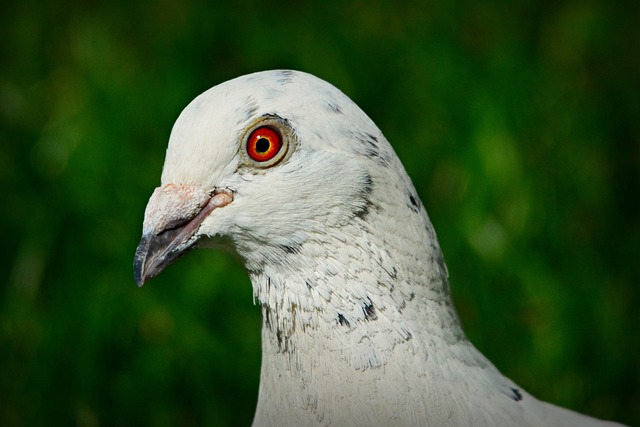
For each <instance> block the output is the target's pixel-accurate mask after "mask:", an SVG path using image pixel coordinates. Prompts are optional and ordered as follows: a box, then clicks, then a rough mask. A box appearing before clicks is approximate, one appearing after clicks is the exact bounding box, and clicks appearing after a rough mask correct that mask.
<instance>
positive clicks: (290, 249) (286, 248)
mask: <svg viewBox="0 0 640 427" xmlns="http://www.w3.org/2000/svg"><path fill="white" fill-rule="evenodd" d="M278 247H279V248H280V249H282V251H284V252H286V253H288V254H297V253H300V247H299V246H290V245H279V246H278Z"/></svg>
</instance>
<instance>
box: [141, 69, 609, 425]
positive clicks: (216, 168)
mask: <svg viewBox="0 0 640 427" xmlns="http://www.w3.org/2000/svg"><path fill="white" fill-rule="evenodd" d="M211 243H218V244H225V245H227V246H229V247H231V248H232V249H233V250H234V251H236V252H237V253H238V254H239V255H240V257H241V258H242V259H243V261H244V264H245V266H246V269H247V272H248V274H249V276H250V278H251V283H252V286H253V292H254V297H255V301H256V302H257V303H258V304H260V306H261V308H262V318H263V324H262V368H261V375H260V389H259V396H258V404H257V409H256V414H255V418H254V425H255V426H285V425H295V426H307V425H332V426H419V425H422V426H600V425H602V426H604V425H618V424H615V423H608V422H605V421H600V420H596V419H594V418H590V417H587V416H584V415H581V414H578V413H575V412H572V411H569V410H567V409H563V408H560V407H556V406H553V405H551V404H549V403H545V402H542V401H539V400H537V399H536V398H535V397H533V396H531V395H530V394H528V393H527V392H526V391H525V390H523V389H522V388H521V387H519V386H518V385H517V384H516V383H515V382H513V381H511V380H510V379H508V378H507V377H505V376H504V375H502V374H501V373H500V372H499V371H498V369H496V368H495V367H494V366H493V365H492V364H491V362H489V360H487V359H486V358H485V357H484V356H483V355H482V354H481V353H480V352H479V351H478V350H477V349H476V348H475V347H474V346H473V345H472V344H471V343H470V342H469V341H468V340H467V338H466V337H465V335H464V333H463V331H462V329H461V326H460V321H459V319H458V315H457V313H456V310H455V308H454V305H453V302H452V299H451V294H450V291H449V280H448V273H447V268H446V266H445V263H444V260H443V257H442V253H441V251H440V247H439V244H438V240H437V238H436V233H435V231H434V229H433V226H432V225H431V222H430V221H429V218H428V216H427V212H426V210H425V208H424V206H423V204H422V203H421V201H420V198H419V197H418V194H417V193H416V190H415V188H414V186H413V184H412V183H411V180H410V179H409V177H408V175H407V173H406V172H405V170H404V167H403V166H402V164H401V163H400V160H399V159H398V157H397V156H396V154H395V152H394V151H393V149H392V148H391V145H390V144H389V143H388V142H387V140H386V139H385V137H384V136H383V135H382V132H381V131H380V130H379V129H378V128H377V127H376V125H375V124H374V123H373V122H372V121H371V119H369V117H367V115H366V114H365V113H364V112H363V111H362V110H361V109H360V108H359V107H358V106H357V105H356V104H355V103H354V102H352V101H351V100H350V99H349V98H348V97H347V96H346V95H344V94H343V93H342V92H340V91H339V90H338V89H336V88H335V87H333V86H332V85H330V84H329V83H327V82H325V81H323V80H321V79H319V78H317V77H314V76H312V75H310V74H306V73H302V72H297V71H287V70H276V71H265V72H259V73H254V74H250V75H246V76H242V77H239V78H236V79H233V80H230V81H228V82H225V83H222V84H220V85H218V86H215V87H213V88H212V89H210V90H208V91H206V92H204V93H203V94H201V95H200V96H198V97H197V98H195V99H194V100H193V101H192V102H191V103H190V104H189V105H188V106H187V107H186V108H185V109H184V111H182V113H181V114H180V116H179V118H178V120H177V121H176V123H175V125H174V127H173V130H172V132H171V137H170V140H169V146H168V149H167V153H166V160H165V164H164V168H163V171H162V179H161V186H160V187H159V188H157V189H156V190H155V191H154V192H153V194H152V196H151V198H150V200H149V204H148V205H147V208H146V211H145V216H144V223H143V236H142V239H141V242H140V245H139V246H138V248H137V250H136V254H135V261H134V273H135V279H136V281H137V283H138V285H140V286H141V285H142V284H143V283H144V282H146V281H147V280H149V279H150V278H152V277H154V276H155V275H157V274H158V273H160V272H161V271H162V270H163V269H164V268H165V267H166V266H167V265H169V264H170V263H171V262H172V261H174V260H175V259H176V258H178V257H179V256H180V255H182V254H184V253H185V252H187V251H188V250H190V249H191V248H194V247H196V246H209V245H210V244H211Z"/></svg>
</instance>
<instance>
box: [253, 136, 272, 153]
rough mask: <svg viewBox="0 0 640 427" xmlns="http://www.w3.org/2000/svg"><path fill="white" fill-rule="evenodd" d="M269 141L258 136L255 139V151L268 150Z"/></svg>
mask: <svg viewBox="0 0 640 427" xmlns="http://www.w3.org/2000/svg"><path fill="white" fill-rule="evenodd" d="M270 146H271V143H270V142H269V140H268V139H267V138H260V139H259V140H257V141H256V151H257V152H258V153H266V152H267V151H268V150H269V147H270Z"/></svg>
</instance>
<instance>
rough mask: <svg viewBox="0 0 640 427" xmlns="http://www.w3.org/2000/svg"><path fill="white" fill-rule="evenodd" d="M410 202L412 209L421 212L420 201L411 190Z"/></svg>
mask: <svg viewBox="0 0 640 427" xmlns="http://www.w3.org/2000/svg"><path fill="white" fill-rule="evenodd" d="M409 202H410V203H411V204H410V205H408V206H409V208H411V210H412V211H414V212H416V213H418V212H420V201H419V199H418V198H417V197H415V196H414V195H413V194H412V193H411V192H409Z"/></svg>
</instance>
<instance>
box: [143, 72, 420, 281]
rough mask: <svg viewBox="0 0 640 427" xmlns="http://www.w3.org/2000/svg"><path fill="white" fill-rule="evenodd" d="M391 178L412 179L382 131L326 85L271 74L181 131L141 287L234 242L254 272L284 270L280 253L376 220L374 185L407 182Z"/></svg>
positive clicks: (225, 91) (148, 231) (192, 113)
mask: <svg viewBox="0 0 640 427" xmlns="http://www.w3.org/2000/svg"><path fill="white" fill-rule="evenodd" d="M394 169H395V171H394ZM388 175H396V176H399V175H401V176H402V179H401V180H403V181H408V178H406V174H405V173H404V170H403V169H402V166H401V165H400V163H399V161H397V158H396V156H395V154H393V150H392V148H391V146H390V145H389V144H388V142H387V141H386V140H385V139H384V136H383V135H382V133H381V132H380V130H379V129H378V128H377V127H376V126H375V124H374V123H373V122H372V121H371V120H370V119H369V118H368V117H367V116H366V114H365V113H363V112H362V110H360V109H359V108H358V107H357V106H356V105H355V104H354V103H353V102H352V101H351V100H350V99H349V98H348V97H346V96H345V95H344V94H343V93H342V92H340V91H339V90H338V89H336V88H335V87H333V86H331V85H330V84H328V83H326V82H324V81H323V80H320V79H318V78H316V77H314V76H311V75H309V74H305V73H301V72H294V71H267V72H261V73H255V74H251V75H247V76H242V77H239V78H236V79H234V80H230V81H228V82H225V83H223V84H220V85H218V86H215V87H213V88H212V89H210V90H208V91H206V92H204V93H203V94H201V95H200V96H198V97H197V98H195V99H194V100H193V101H192V102H191V103H190V104H189V105H188V106H187V107H186V108H185V109H184V111H183V112H182V113H181V114H180V116H179V118H178V120H177V121H176V123H175V125H174V127H173V130H172V132H171V137H170V141H169V146H168V149H167V153H166V159H165V164H164V169H163V172H162V179H161V186H160V187H159V188H157V189H156V191H155V192H154V194H153V195H152V197H151V199H150V201H149V204H148V206H147V210H146V213H145V221H144V226H143V228H144V229H143V238H142V241H141V243H140V245H139V247H138V250H137V252H136V257H135V277H136V281H137V282H138V284H139V285H142V284H143V283H144V282H145V281H146V280H148V279H150V278H152V277H154V276H155V275H157V274H158V273H160V272H161V271H162V270H163V269H164V268H165V267H166V266H167V265H169V264H170V263H171V262H173V261H174V260H175V259H176V258H177V257H178V256H180V255H181V254H183V253H185V252H186V251H187V250H188V249H190V248H193V247H195V246H198V245H203V246H204V245H207V244H209V243H210V242H211V241H212V240H214V241H217V240H220V238H223V237H228V238H229V239H225V241H230V242H232V244H233V245H234V247H235V249H236V250H237V251H238V252H239V253H240V255H241V256H243V258H245V260H246V261H247V264H248V267H249V268H255V269H258V268H260V265H261V264H264V263H265V262H267V263H268V262H269V260H272V259H280V260H281V261H282V259H286V258H287V257H277V256H274V254H278V253H280V252H281V251H285V252H286V253H292V252H294V251H295V250H296V248H297V247H299V246H300V245H301V244H303V243H304V242H306V241H308V240H309V239H310V238H311V237H312V236H313V235H314V234H319V233H327V232H330V231H331V230H335V229H339V228H340V227H341V226H342V225H344V224H347V223H349V222H351V221H352V220H353V218H354V217H357V216H362V215H364V214H365V213H366V212H367V210H368V209H370V207H371V203H372V200H371V193H372V187H373V186H374V185H375V184H374V181H384V182H387V183H389V182H395V181H397V180H398V178H397V177H393V176H392V177H391V178H390V177H389V176H388ZM409 185H410V184H409ZM281 258H282V259H281ZM289 258H290V257H289ZM283 262H285V261H283ZM252 265H253V267H252Z"/></svg>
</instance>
